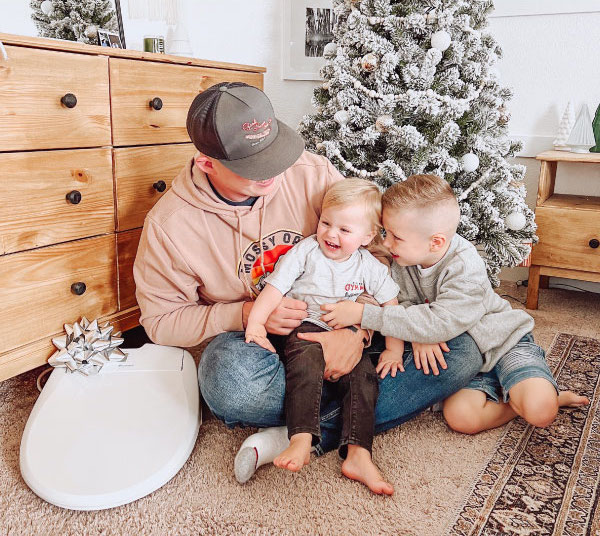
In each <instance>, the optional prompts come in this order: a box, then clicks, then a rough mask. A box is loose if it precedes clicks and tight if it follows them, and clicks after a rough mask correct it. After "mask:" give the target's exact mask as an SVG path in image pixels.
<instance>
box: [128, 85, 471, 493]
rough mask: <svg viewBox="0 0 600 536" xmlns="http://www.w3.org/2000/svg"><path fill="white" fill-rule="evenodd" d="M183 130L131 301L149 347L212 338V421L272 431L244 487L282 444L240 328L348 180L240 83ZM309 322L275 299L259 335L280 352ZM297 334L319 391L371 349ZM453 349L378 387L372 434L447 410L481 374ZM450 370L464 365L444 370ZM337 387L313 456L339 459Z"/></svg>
mask: <svg viewBox="0 0 600 536" xmlns="http://www.w3.org/2000/svg"><path fill="white" fill-rule="evenodd" d="M187 130H188V133H189V135H190V138H191V140H192V142H193V143H194V145H195V147H196V148H197V149H198V152H197V153H196V155H195V156H194V158H193V159H192V160H190V162H188V164H187V165H186V166H185V167H184V169H183V170H182V171H181V172H180V174H179V175H178V176H177V177H176V178H175V180H174V181H173V185H172V187H171V189H170V190H169V191H167V192H166V193H165V194H164V195H163V197H162V198H161V199H160V200H159V201H158V203H157V204H156V205H155V206H154V207H153V208H152V210H151V211H150V212H149V213H148V215H147V217H146V220H145V222H144V229H143V232H142V236H141V239H140V244H139V247H138V252H137V257H136V260H135V264H134V277H135V283H136V297H137V301H138V304H139V306H140V310H141V317H140V322H141V324H142V325H143V326H144V328H145V330H146V333H147V334H148V336H149V337H150V339H152V341H154V342H155V343H157V344H165V345H172V346H182V347H190V346H195V345H198V344H200V343H202V342H203V341H206V340H208V339H211V338H212V341H211V342H210V343H209V344H208V346H207V347H206V349H205V350H204V352H203V354H202V357H201V359H200V365H199V367H198V376H199V382H200V389H201V392H202V395H203V397H204V400H205V401H206V403H207V405H208V406H209V408H210V409H211V411H212V412H213V414H214V415H215V416H216V417H218V418H219V419H221V420H222V421H224V422H225V424H226V425H228V426H230V427H233V426H236V425H242V426H254V427H259V428H264V427H274V426H279V427H280V428H272V429H268V430H267V431H265V432H261V433H259V434H255V435H254V436H251V437H250V438H249V439H248V440H247V441H246V442H244V445H242V447H243V448H242V449H240V452H239V453H238V456H237V457H236V464H235V470H236V477H237V478H238V480H239V481H240V482H243V481H246V480H247V479H248V478H250V476H251V475H252V474H253V473H254V470H255V469H256V468H257V467H258V466H259V465H261V464H263V463H267V462H270V461H272V460H273V458H274V457H275V456H276V455H277V454H279V452H280V451H282V450H283V449H284V448H285V447H286V446H287V430H286V429H285V427H282V425H283V424H285V422H284V411H283V400H284V392H285V372H284V368H283V365H282V364H281V362H280V361H279V358H278V357H277V355H276V354H273V353H271V352H269V351H267V350H265V349H263V348H261V347H259V346H258V345H249V344H246V343H245V340H244V329H245V327H246V321H247V319H248V315H249V313H250V309H251V308H252V305H253V301H254V298H255V297H256V296H257V295H258V293H259V292H260V290H261V288H262V286H263V285H264V278H265V277H266V275H267V274H268V273H270V272H271V271H272V269H273V265H274V264H275V262H276V261H277V259H278V257H279V256H281V255H283V254H285V252H287V250H288V249H290V248H291V247H292V246H293V245H294V244H296V243H297V242H299V241H300V240H301V239H302V238H304V237H306V236H309V235H312V234H314V233H315V231H316V228H317V223H318V221H319V213H320V207H321V202H322V200H323V196H324V194H325V192H326V190H327V189H328V188H329V187H330V186H331V185H332V184H334V183H335V182H337V181H339V180H342V179H343V176H342V175H341V174H340V173H339V172H338V171H337V170H336V169H335V168H334V167H333V165H332V164H331V163H330V162H329V160H327V159H326V158H325V157H323V156H319V155H316V154H313V153H310V152H308V151H305V150H304V142H303V140H302V138H301V137H300V136H299V135H298V134H297V133H296V132H294V131H293V130H292V129H291V128H290V127H288V126H287V125H285V124H284V123H282V122H281V121H279V120H278V119H277V118H276V117H275V114H274V112H273V108H272V105H271V102H270V101H269V99H268V98H267V96H266V95H265V94H264V93H263V92H262V91H260V90H259V89H257V88H254V87H252V86H249V85H247V84H244V83H241V82H224V83H220V84H216V85H214V86H212V87H210V88H208V89H207V90H205V91H203V92H202V93H200V94H199V95H198V96H197V97H196V98H195V99H194V101H193V102H192V104H191V106H190V109H189V112H188V118H187ZM306 316H307V314H306V304H305V303H304V302H301V301H298V300H293V299H291V298H284V299H283V301H282V303H281V304H280V306H279V307H278V308H277V309H276V310H275V311H274V312H273V313H272V314H271V316H270V317H269V320H268V322H267V324H266V328H267V331H268V332H269V333H270V334H271V335H272V337H273V342H274V345H275V347H276V348H277V346H278V340H277V339H278V336H280V335H287V334H289V333H290V332H291V331H292V330H293V329H294V328H296V327H297V326H299V325H300V323H301V322H302V320H303V319H304V318H305V317H306ZM303 335H304V337H303V338H305V339H307V340H312V341H314V342H318V343H320V344H321V345H322V346H323V353H324V358H325V362H326V365H325V379H335V378H337V377H339V376H342V375H344V374H347V373H348V372H350V371H351V370H352V369H353V368H354V366H355V365H356V364H357V363H358V361H359V360H360V357H361V354H362V350H363V346H364V341H365V339H366V338H367V333H366V332H365V331H364V330H361V329H356V328H354V329H343V330H335V331H329V332H326V331H325V332H318V333H306V334H303ZM448 345H449V346H450V348H451V353H450V355H449V356H448V357H447V361H448V364H449V367H448V369H449V370H445V371H441V373H440V375H439V376H435V380H434V379H433V378H434V377H426V376H424V375H423V373H422V372H421V371H416V369H415V368H414V367H412V370H408V368H407V372H405V373H403V374H402V375H399V376H398V377H397V378H391V376H389V375H388V376H387V377H386V378H385V379H384V380H382V382H381V384H380V397H379V401H378V406H377V414H376V418H377V423H376V431H377V432H380V431H383V430H386V429H389V428H391V427H393V426H396V425H398V424H400V423H401V422H404V421H406V420H407V419H409V418H411V417H413V416H414V415H416V414H417V413H419V412H420V411H422V410H423V409H424V408H426V407H428V406H430V405H431V404H432V403H434V402H436V401H437V400H439V399H441V398H445V397H446V396H448V395H449V394H451V393H453V392H455V391H456V390H458V389H459V388H461V387H463V386H465V385H466V384H467V383H468V382H469V380H470V379H471V378H472V377H473V376H474V375H475V374H476V373H477V372H478V371H479V368H480V366H481V362H482V361H481V354H480V353H479V350H478V349H477V346H476V345H475V343H474V342H473V340H472V339H470V337H468V336H463V337H459V338H457V339H455V340H454V341H448ZM452 358H454V361H458V360H459V359H460V361H461V364H460V367H459V366H455V367H452V365H451V362H452V361H453V359H452ZM415 373H416V374H415ZM400 376H404V378H400ZM408 376H411V378H412V379H411V380H410V381H408V380H409V378H408ZM425 379H427V380H429V382H428V383H427V384H425V383H424V380H425ZM402 380H407V382H408V383H406V385H403V383H402ZM332 385H334V384H330V383H329V382H327V383H326V384H324V390H323V393H324V395H323V397H324V399H323V401H322V404H321V415H323V416H325V415H326V416H327V417H326V418H323V419H322V423H321V427H322V441H321V443H320V445H317V447H316V451H317V453H319V454H322V453H323V452H325V451H328V450H331V449H333V448H335V447H336V446H337V444H338V438H339V434H340V426H339V424H340V422H339V421H340V419H339V402H338V401H337V400H336V399H335V389H334V388H332V387H331V386H332Z"/></svg>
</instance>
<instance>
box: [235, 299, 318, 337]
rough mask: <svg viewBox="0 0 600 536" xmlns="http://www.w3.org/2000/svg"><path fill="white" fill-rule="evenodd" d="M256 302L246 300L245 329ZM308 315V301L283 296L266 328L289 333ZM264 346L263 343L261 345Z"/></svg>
mask: <svg viewBox="0 0 600 536" xmlns="http://www.w3.org/2000/svg"><path fill="white" fill-rule="evenodd" d="M253 303H254V302H246V303H244V305H243V307H242V323H243V326H244V329H246V326H247V324H248V316H249V315H250V310H251V309H252V305H253ZM307 316H308V313H307V312H306V302H303V301H301V300H294V299H292V298H283V299H282V300H281V303H280V304H279V305H278V306H277V307H276V308H275V310H274V311H273V312H272V313H271V314H270V315H269V318H268V319H267V322H266V324H265V328H266V330H267V332H268V333H273V334H274V335H289V334H290V333H291V332H292V330H294V329H295V328H297V327H298V326H299V325H300V324H301V323H302V320H304V319H305V318H306V317H307ZM261 346H262V345H261Z"/></svg>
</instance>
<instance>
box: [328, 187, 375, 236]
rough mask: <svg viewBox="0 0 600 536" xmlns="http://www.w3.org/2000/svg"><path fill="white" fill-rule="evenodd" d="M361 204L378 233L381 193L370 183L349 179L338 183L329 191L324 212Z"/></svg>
mask: <svg viewBox="0 0 600 536" xmlns="http://www.w3.org/2000/svg"><path fill="white" fill-rule="evenodd" d="M359 203H364V205H365V213H366V215H367V218H368V219H369V221H370V222H371V223H372V224H373V225H372V229H373V231H378V230H379V229H380V228H381V192H380V191H379V188H378V187H377V185H376V184H374V183H372V182H370V181H367V180H364V179H357V178H353V177H349V178H347V179H344V180H341V181H338V182H336V183H335V184H334V185H333V186H332V187H331V188H329V190H327V193H326V194H325V197H324V198H323V204H322V210H325V209H326V208H329V207H337V206H349V205H357V204H359Z"/></svg>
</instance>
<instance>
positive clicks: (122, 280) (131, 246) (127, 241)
mask: <svg viewBox="0 0 600 536" xmlns="http://www.w3.org/2000/svg"><path fill="white" fill-rule="evenodd" d="M141 236H142V230H141V229H132V230H131V231H125V232H124V233H117V255H118V260H117V263H118V270H119V311H123V310H125V309H130V308H131V307H136V306H137V301H136V299H135V281H134V280H133V263H134V261H135V255H136V253H137V249H138V244H139V243H140V237H141Z"/></svg>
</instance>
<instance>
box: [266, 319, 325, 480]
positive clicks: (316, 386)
mask: <svg viewBox="0 0 600 536" xmlns="http://www.w3.org/2000/svg"><path fill="white" fill-rule="evenodd" d="M312 331H323V330H322V328H320V327H318V326H315V325H313V324H302V325H300V326H299V327H298V328H296V329H295V330H294V331H292V333H291V334H290V335H289V337H288V339H287V342H286V344H285V349H284V352H283V354H282V356H281V360H282V361H283V363H284V365H285V381H286V388H285V416H286V422H287V427H288V436H289V438H290V445H289V447H287V448H286V449H285V450H284V451H283V452H282V453H281V454H280V455H279V456H277V457H276V458H275V459H274V460H273V463H274V464H275V465H277V466H278V467H281V468H283V469H288V470H290V471H299V470H300V469H302V467H303V466H304V465H306V464H308V462H309V458H310V449H311V447H312V445H315V444H317V443H318V442H319V441H320V439H321V432H320V429H319V420H320V407H321V392H322V387H323V374H324V372H325V361H324V359H323V351H322V348H321V345H320V344H318V343H314V342H310V341H304V340H301V339H299V338H298V336H297V334H298V333H306V332H312Z"/></svg>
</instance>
